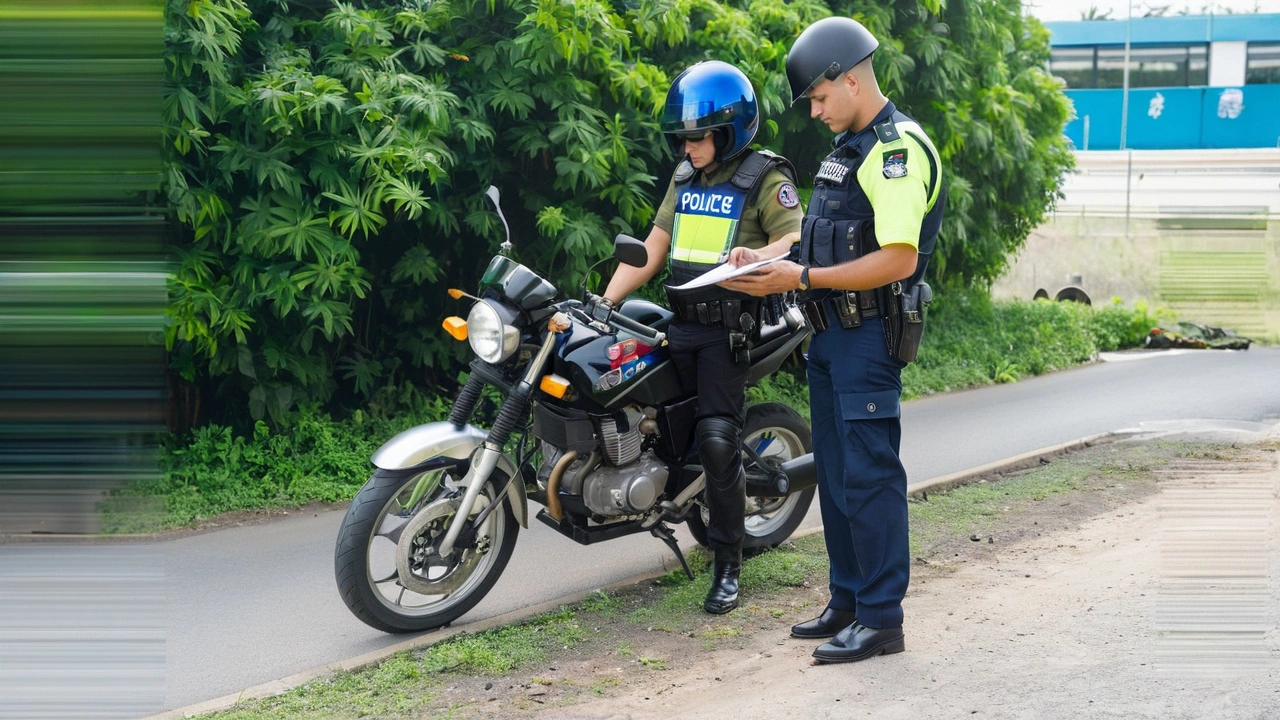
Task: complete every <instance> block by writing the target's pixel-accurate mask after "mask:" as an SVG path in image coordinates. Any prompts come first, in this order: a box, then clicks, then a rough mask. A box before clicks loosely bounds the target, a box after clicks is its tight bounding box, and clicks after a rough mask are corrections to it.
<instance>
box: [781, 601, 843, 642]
mask: <svg viewBox="0 0 1280 720" xmlns="http://www.w3.org/2000/svg"><path fill="white" fill-rule="evenodd" d="M856 622H858V618H857V617H855V613H854V611H852V610H835V609H832V608H831V607H830V606H828V607H826V608H825V609H823V611H822V614H821V615H819V616H818V617H816V618H814V619H812V620H806V621H804V622H802V623H796V624H795V625H792V626H791V637H793V638H801V639H805V640H816V639H818V638H829V637H831V636H833V635H835V634H836V633H838V632H840V631H841V630H843V629H845V628H847V627H849V626H850V625H852V624H854V623H856Z"/></svg>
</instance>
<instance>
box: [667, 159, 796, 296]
mask: <svg viewBox="0 0 1280 720" xmlns="http://www.w3.org/2000/svg"><path fill="white" fill-rule="evenodd" d="M774 168H777V169H778V170H780V171H781V172H782V174H783V175H784V176H786V177H787V179H788V180H790V181H791V182H795V174H796V172H795V168H794V167H792V165H791V162H790V161H788V160H787V159H786V158H784V157H781V156H778V155H774V154H773V153H771V152H769V151H767V150H758V151H752V152H749V153H747V155H746V157H744V158H743V159H742V161H741V163H740V164H739V165H738V169H737V170H736V171H735V172H734V174H733V177H731V178H730V179H729V180H728V181H727V182H722V183H718V184H716V185H712V186H710V187H701V186H697V187H695V184H694V180H695V179H696V178H697V176H698V171H697V170H695V169H694V167H693V165H692V164H690V163H689V161H688V160H685V161H684V162H682V163H680V165H679V167H677V168H676V172H675V197H676V207H675V222H674V223H673V224H672V226H671V251H670V253H669V255H668V257H667V261H668V265H669V266H670V268H671V279H670V281H669V282H670V284H671V285H682V284H684V283H686V282H688V281H690V280H692V279H694V278H696V277H697V276H699V275H701V274H702V273H704V272H706V271H707V270H710V269H711V268H712V267H714V266H716V265H719V264H721V263H723V262H725V261H726V260H728V259H729V251H730V250H732V249H733V247H734V245H735V244H736V241H737V237H738V224H739V222H740V221H741V220H742V215H743V213H744V212H746V210H747V208H748V207H751V206H752V205H753V204H754V203H755V200H756V193H757V191H758V190H759V186H760V182H761V181H762V180H763V179H764V176H765V175H767V174H769V171H770V170H772V169H774ZM719 294H734V293H730V292H729V291H727V290H722V289H721V290H719Z"/></svg>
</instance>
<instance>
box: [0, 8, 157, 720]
mask: <svg viewBox="0 0 1280 720" xmlns="http://www.w3.org/2000/svg"><path fill="white" fill-rule="evenodd" d="M161 9H162V8H161V3H160V0H0V718H8V717H32V718H36V717H60V718H70V717H131V716H137V715H139V714H144V713H146V712H148V711H152V710H154V709H156V708H158V707H159V706H160V705H161V704H162V703H163V699H164V676H163V672H164V638H163V628H164V626H163V613H162V612H158V610H159V609H160V608H162V600H163V597H162V593H163V583H162V579H163V567H162V566H161V565H160V563H159V557H158V555H157V554H156V553H154V552H150V553H149V552H146V551H140V550H139V549H138V548H136V547H129V546H126V545H119V544H113V545H107V546H97V545H93V546H90V545H86V544H85V542H84V539H83V538H82V539H80V540H60V541H59V542H57V543H54V542H50V541H51V540H53V539H54V538H53V537H52V536H63V537H65V536H87V535H92V534H94V533H97V532H99V531H100V529H101V527H102V522H101V519H100V518H101V510H100V506H101V504H102V502H103V501H104V499H105V498H106V496H107V494H108V493H110V491H111V490H113V489H116V488H120V487H122V486H124V485H126V484H128V483H131V482H134V481H137V480H140V479H145V478H148V477H152V476H154V475H155V474H156V473H157V467H156V459H155V440H156V438H157V436H158V433H159V432H161V431H162V430H163V421H164V402H165V394H164V369H165V362H166V359H165V352H164V346H163V328H164V305H165V299H166V290H165V286H166V268H165V265H164V263H163V245H162V242H163V230H164V218H165V210H164V207H163V204H162V198H161V196H160V193H159V190H160V176H161V171H162V167H161V155H160V151H161V142H162V139H161V128H160V106H161V99H162V92H163V65H162V60H161V48H162V42H163V38H164V28H163V18H162V13H161ZM42 539H43V541H41V540H42ZM67 542H71V544H70V545H68V544H66V543H67Z"/></svg>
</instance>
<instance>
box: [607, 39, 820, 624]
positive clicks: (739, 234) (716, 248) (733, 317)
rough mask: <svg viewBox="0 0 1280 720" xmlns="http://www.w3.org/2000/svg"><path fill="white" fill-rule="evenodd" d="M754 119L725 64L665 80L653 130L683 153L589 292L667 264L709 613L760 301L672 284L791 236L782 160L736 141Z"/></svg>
mask: <svg viewBox="0 0 1280 720" xmlns="http://www.w3.org/2000/svg"><path fill="white" fill-rule="evenodd" d="M759 124H760V116H759V111H758V109H757V106H756V96H755V92H754V91H753V90H752V88H751V82H750V81H749V80H748V79H747V77H746V75H743V74H742V72H741V71H739V70H738V69H737V68H735V67H733V66H732V65H729V64H726V63H723V62H718V61H710V62H702V63H698V64H697V65H694V66H693V67H691V68H689V69H687V70H685V71H684V72H683V73H681V74H680V76H679V77H677V78H676V79H675V81H674V82H672V83H671V89H670V90H669V91H668V93H667V104H666V109H665V111H664V112H663V115H662V124H661V128H662V132H663V133H664V134H665V135H666V136H667V139H668V141H669V142H670V143H671V147H672V149H673V150H674V151H675V152H676V153H677V154H678V155H682V156H683V160H682V161H681V162H680V164H679V166H678V167H677V168H676V170H675V173H674V175H673V176H672V178H671V184H670V185H669V187H668V188H667V194H666V197H665V198H664V199H663V201H662V205H661V206H659V208H658V213H657V216H656V217H655V218H654V221H653V229H652V230H650V232H649V236H648V238H647V239H646V240H645V246H646V247H647V248H648V250H649V262H648V264H647V265H645V266H644V267H643V268H633V267H629V266H626V265H623V266H621V267H619V268H618V271H617V272H616V273H615V274H614V276H613V278H612V280H611V281H610V282H609V286H608V287H607V288H606V289H605V292H604V297H603V298H602V299H601V300H600V301H599V302H602V303H605V304H608V305H612V304H613V303H615V302H618V301H620V300H622V299H623V298H625V297H626V296H627V295H628V294H630V293H632V292H634V291H635V290H636V289H637V288H639V287H640V286H641V285H643V284H644V283H646V282H648V281H649V279H650V278H652V277H653V276H654V275H656V274H657V273H658V271H660V270H661V269H662V268H663V266H664V265H669V266H670V269H671V278H670V281H669V283H668V285H667V295H668V300H669V301H670V305H671V309H672V310H673V311H674V312H675V315H676V321H675V322H674V323H672V325H671V329H670V330H669V332H668V338H669V342H670V345H671V356H672V360H673V361H674V362H675V364H676V369H677V370H678V371H679V373H680V377H681V382H682V383H684V384H685V386H686V388H685V389H686V390H687V391H689V392H691V393H696V394H697V396H698V420H697V429H696V437H697V446H698V455H699V457H700V459H701V462H702V466H703V469H704V471H705V472H706V479H707V485H706V491H705V499H706V504H707V507H708V510H709V511H710V522H709V523H708V526H707V541H708V544H709V545H710V546H711V550H712V552H713V553H714V555H715V577H714V579H713V580H712V584H711V589H710V591H709V592H708V593H707V597H706V600H705V602H704V603H703V607H704V608H705V609H706V611H707V612H709V613H713V614H721V613H727V612H729V611H730V610H733V609H734V608H735V607H737V606H738V572H739V569H740V568H741V565H742V540H743V535H744V534H745V528H744V523H745V512H746V495H745V487H744V485H745V481H746V477H745V474H744V473H743V467H742V453H741V449H740V447H739V440H740V435H741V433H742V424H743V420H744V415H743V404H744V389H745V387H746V382H747V374H748V370H749V367H748V365H747V364H746V352H747V349H748V348H749V346H750V343H751V342H752V340H753V339H754V337H755V333H756V329H757V328H758V327H759V324H760V323H759V315H760V300H759V299H757V298H755V297H752V296H749V295H744V294H741V293H735V292H731V291H728V290H725V289H723V288H719V287H716V286H714V285H710V286H707V287H703V288H699V289H695V290H677V289H674V288H673V287H672V286H675V285H683V284H685V283H687V282H688V281H690V280H692V279H694V278H696V277H697V276H699V275H701V274H702V273H704V272H706V271H707V270H709V269H711V268H713V267H715V266H716V265H719V264H722V263H724V262H726V261H727V260H728V258H729V253H730V251H731V250H732V249H733V248H735V247H747V248H763V247H765V246H766V245H768V244H769V243H770V242H773V241H778V240H783V239H785V240H786V242H788V243H789V242H791V240H792V239H794V238H796V237H799V231H800V219H801V216H802V213H801V211H800V199H799V196H798V195H797V193H796V188H795V185H794V184H793V182H794V178H795V170H794V169H793V168H792V167H791V163H789V162H787V161H786V160H785V159H784V158H782V157H779V156H777V155H774V154H772V153H770V152H767V151H763V150H760V151H752V150H749V149H748V145H750V144H751V140H752V139H753V138H754V137H755V135H756V129H757V128H758V127H759Z"/></svg>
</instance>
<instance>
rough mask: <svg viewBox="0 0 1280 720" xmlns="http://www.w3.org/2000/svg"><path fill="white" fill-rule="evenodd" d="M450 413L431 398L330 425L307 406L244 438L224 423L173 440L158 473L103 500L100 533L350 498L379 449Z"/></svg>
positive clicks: (162, 455) (258, 425)
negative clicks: (154, 505)
mask: <svg viewBox="0 0 1280 720" xmlns="http://www.w3.org/2000/svg"><path fill="white" fill-rule="evenodd" d="M448 410H449V406H448V404H447V403H446V402H445V401H443V400H442V399H431V400H423V401H421V402H419V403H418V404H417V405H416V406H414V407H409V408H405V409H404V411H403V412H401V413H399V414H397V415H396V417H395V419H394V420H391V419H388V418H387V417H374V416H370V415H368V414H366V413H364V412H362V411H356V412H355V413H354V414H353V415H352V416H351V417H349V418H347V419H345V420H334V419H332V418H330V417H329V416H328V415H327V414H325V413H323V412H321V411H319V410H318V409H317V408H315V407H310V408H306V409H304V410H302V411H300V412H298V413H296V414H295V416H294V418H293V419H292V421H291V422H290V424H289V426H288V427H287V428H283V429H281V430H273V429H271V428H270V427H269V426H268V425H267V424H266V423H265V422H263V421H258V422H257V423H256V424H255V425H254V427H253V431H252V434H251V435H248V436H246V435H240V434H237V433H236V432H235V431H234V430H233V429H232V428H231V427H228V426H224V425H205V426H203V427H200V428H197V429H196V430H194V431H192V432H191V433H190V434H189V435H176V436H171V437H170V438H169V439H168V441H167V442H166V443H165V444H164V445H163V446H162V447H161V450H160V466H161V475H160V476H159V477H158V478H156V479H154V480H146V481H143V482H139V483H135V484H133V485H130V486H129V487H127V488H125V489H123V490H121V491H119V492H118V493H117V494H116V495H115V496H113V497H112V498H110V499H109V500H108V501H107V503H106V504H105V506H104V515H105V518H104V532H108V533H113V532H150V531H154V530H158V529H161V528H165V527H176V526H181V525H187V524H190V523H193V522H195V521H196V520H199V519H202V518H207V517H212V516H214V515H218V514H220V513H225V512H231V511H235V510H256V509H261V508H280V507H292V506H296V505H300V504H303V503H308V502H316V501H319V502H328V503H332V502H337V501H340V500H347V499H349V498H351V497H352V496H353V495H355V493H356V491H357V490H359V489H360V487H361V486H362V485H363V484H364V482H365V480H367V479H368V478H369V475H370V473H371V472H372V467H371V466H370V464H369V457H370V456H371V455H372V454H373V451H374V450H376V449H377V448H378V446H379V445H381V444H382V443H383V442H385V441H386V440H387V439H388V438H390V437H391V436H393V435H394V434H395V433H397V432H399V431H400V430H403V429H405V428H407V427H411V426H413V425H415V424H419V423H423V422H429V421H434V420H440V419H443V418H444V417H446V416H447V415H448ZM139 499H159V500H162V501H163V509H162V511H161V512H158V513H157V512H140V509H143V510H148V509H150V508H149V506H148V505H147V504H145V503H140V502H139Z"/></svg>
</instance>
